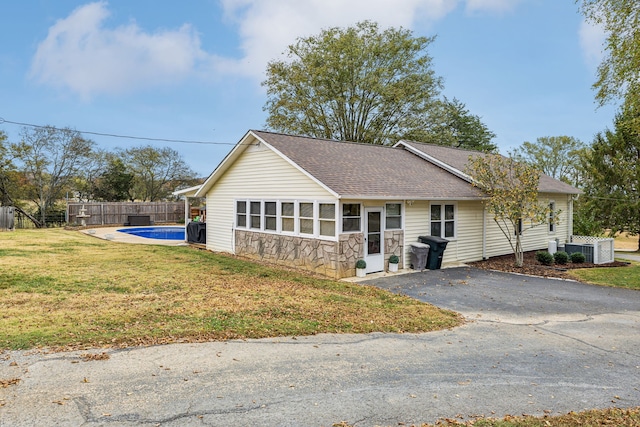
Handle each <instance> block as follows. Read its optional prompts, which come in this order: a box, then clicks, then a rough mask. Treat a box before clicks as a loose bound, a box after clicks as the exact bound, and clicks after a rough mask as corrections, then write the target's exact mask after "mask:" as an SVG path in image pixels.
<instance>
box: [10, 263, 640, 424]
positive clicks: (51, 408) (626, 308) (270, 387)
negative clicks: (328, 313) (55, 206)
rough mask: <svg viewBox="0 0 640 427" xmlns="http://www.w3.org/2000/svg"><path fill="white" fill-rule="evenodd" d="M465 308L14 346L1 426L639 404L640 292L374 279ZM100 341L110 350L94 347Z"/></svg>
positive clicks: (448, 278) (447, 273)
mask: <svg viewBox="0 0 640 427" xmlns="http://www.w3.org/2000/svg"><path fill="white" fill-rule="evenodd" d="M367 283H368V284H374V285H376V286H380V287H383V288H386V289H389V290H391V291H393V292H399V293H405V294H407V295H411V296H413V297H415V298H418V299H421V300H423V301H428V302H431V303H434V304H436V305H439V306H441V307H445V308H449V309H452V310H456V311H459V312H461V313H463V314H464V315H465V316H466V317H467V319H468V320H469V321H468V323H467V324H466V325H464V326H462V327H459V328H455V329H453V330H444V331H439V332H433V333H427V334H368V335H331V334H327V335H318V336H311V337H288V338H280V339H264V340H247V341H229V342H213V343H203V344H175V345H167V346H157V347H148V348H133V349H125V350H109V351H107V353H108V355H109V358H108V359H107V360H92V361H85V359H83V358H82V357H80V356H81V354H82V353H87V352H86V351H85V352H71V353H62V354H60V353H56V354H39V353H35V354H34V353H29V352H5V353H2V354H0V379H10V378H16V379H19V382H18V383H17V385H10V386H9V387H6V388H2V387H0V426H40V425H57V426H79V425H82V426H92V427H93V426H118V427H120V426H228V425H238V426H249V425H262V426H331V425H332V424H333V423H337V422H340V421H342V420H344V421H348V422H349V423H351V424H354V425H357V426H374V425H389V426H391V425H398V423H400V422H404V423H406V424H412V423H413V424H419V423H422V422H434V421H436V420H437V419H438V418H440V417H456V416H458V415H459V416H462V417H471V416H476V415H486V416H495V417H498V416H504V415H506V414H513V415H520V414H523V413H526V414H538V415H542V414H545V413H549V414H557V413H566V412H568V411H580V410H583V409H588V408H606V407H612V406H618V407H631V406H639V405H640V390H639V387H640V293H639V292H636V291H630V290H624V289H614V288H605V287H596V286H588V285H583V284H577V283H574V282H566V281H558V280H546V279H535V278H529V277H524V276H516V275H509V274H501V273H491V272H485V271H481V270H475V269H466V268H458V269H447V270H440V271H426V272H423V273H416V274H408V275H396V276H390V277H386V278H381V279H375V280H372V281H368V282H367ZM93 353H100V351H94V352H93Z"/></svg>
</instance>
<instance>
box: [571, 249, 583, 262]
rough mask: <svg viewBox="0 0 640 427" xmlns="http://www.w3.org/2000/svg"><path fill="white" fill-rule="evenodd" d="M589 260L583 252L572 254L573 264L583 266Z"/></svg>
mask: <svg viewBox="0 0 640 427" xmlns="http://www.w3.org/2000/svg"><path fill="white" fill-rule="evenodd" d="M586 260H587V257H585V256H584V254H583V253H582V252H574V253H572V254H571V262H572V263H574V264H582V263H583V262H585V261H586Z"/></svg>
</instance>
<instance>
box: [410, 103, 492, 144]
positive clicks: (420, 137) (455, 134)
mask: <svg viewBox="0 0 640 427" xmlns="http://www.w3.org/2000/svg"><path fill="white" fill-rule="evenodd" d="M495 137H496V134H495V133H493V132H491V131H490V130H489V128H487V126H486V125H485V124H484V123H482V120H481V119H480V117H479V116H476V115H474V114H471V113H470V112H469V110H468V109H467V107H466V105H465V104H464V103H462V102H460V101H459V100H457V99H456V98H453V100H451V101H450V100H448V99H447V97H444V98H443V100H442V101H438V102H437V103H436V105H435V107H434V108H433V110H432V111H431V112H430V114H429V124H428V126H427V127H426V128H424V129H415V130H412V131H410V132H409V133H408V134H407V135H405V136H404V138H407V139H412V140H416V141H422V142H428V143H432V144H438V145H446V146H449V147H457V148H465V149H468V150H476V151H483V152H485V153H496V152H497V151H498V146H497V145H495V144H494V143H493V142H491V141H492V140H493V138H495Z"/></svg>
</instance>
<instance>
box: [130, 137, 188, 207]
mask: <svg viewBox="0 0 640 427" xmlns="http://www.w3.org/2000/svg"><path fill="white" fill-rule="evenodd" d="M122 157H123V159H124V163H125V164H126V166H127V169H128V170H129V171H130V173H132V174H133V175H134V179H133V187H132V189H131V191H130V192H129V199H130V200H131V201H134V200H142V201H150V202H155V201H158V200H162V199H164V198H166V197H168V196H169V195H170V194H171V191H172V190H173V189H174V188H176V187H177V186H179V185H180V184H182V183H190V182H193V179H194V178H193V177H194V175H195V173H194V172H193V171H192V170H191V169H190V168H189V166H187V164H186V163H185V162H184V160H182V157H181V156H180V154H179V153H178V152H177V151H175V150H173V149H171V148H154V147H152V146H150V145H147V146H143V147H134V148H130V149H128V150H126V151H124V152H123V153H122Z"/></svg>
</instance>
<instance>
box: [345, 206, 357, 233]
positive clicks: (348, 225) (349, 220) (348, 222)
mask: <svg viewBox="0 0 640 427" xmlns="http://www.w3.org/2000/svg"><path fill="white" fill-rule="evenodd" d="M360 222H361V216H360V204H359V203H345V204H343V205H342V232H343V233H348V232H351V231H360V230H361V228H360Z"/></svg>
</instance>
